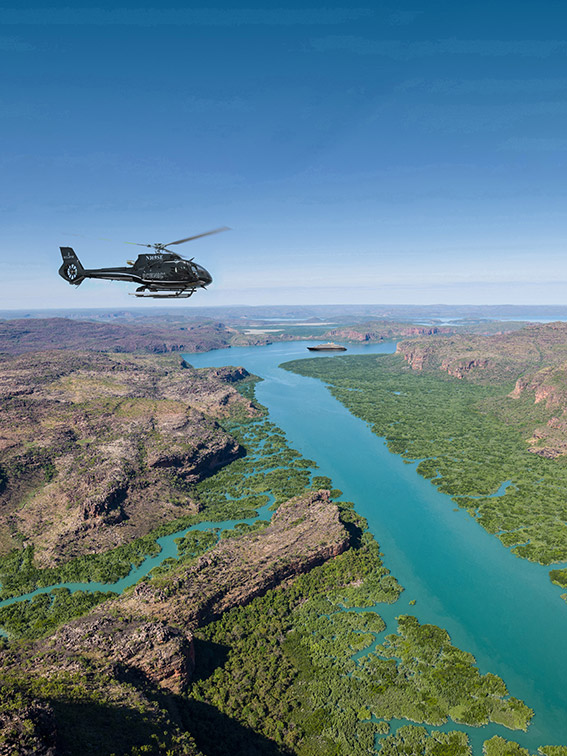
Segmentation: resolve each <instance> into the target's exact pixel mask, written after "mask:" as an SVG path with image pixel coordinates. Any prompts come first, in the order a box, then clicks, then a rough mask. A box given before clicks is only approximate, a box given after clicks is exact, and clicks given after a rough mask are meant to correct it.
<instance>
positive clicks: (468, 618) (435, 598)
mask: <svg viewBox="0 0 567 756" xmlns="http://www.w3.org/2000/svg"><path fill="white" fill-rule="evenodd" d="M307 345H308V342H290V343H284V344H281V343H280V344H272V345H270V346H267V347H246V348H244V347H243V348H234V349H223V350H217V351H214V352H207V353H204V354H200V355H195V354H191V355H185V358H186V359H187V361H188V362H190V363H191V364H192V365H194V366H195V367H210V366H211V367H212V366H214V367H218V366H222V365H243V366H244V367H245V368H246V369H247V370H249V371H250V372H252V373H255V374H256V375H259V376H260V377H262V378H263V379H264V381H263V382H262V383H260V384H259V385H258V387H257V397H258V400H259V401H260V402H262V404H264V405H266V406H267V407H268V409H269V412H270V419H271V420H272V421H273V422H274V423H276V424H277V425H279V426H280V427H281V428H282V429H283V430H284V431H285V432H286V434H287V436H288V440H289V442H290V445H291V446H292V447H294V448H296V449H297V450H298V451H300V452H301V453H302V454H304V455H305V456H306V457H308V458H311V459H314V460H316V462H317V463H318V464H319V468H320V470H319V472H320V474H322V475H329V476H330V477H331V478H332V479H333V483H334V484H335V485H336V486H337V487H339V488H340V489H341V490H342V491H343V492H344V497H345V499H346V500H350V501H353V502H355V506H356V510H357V511H358V512H359V513H360V514H362V515H363V516H364V517H366V518H367V520H368V524H369V527H370V530H371V531H372V533H373V534H374V536H375V537H376V538H377V540H378V541H379V543H380V545H381V547H382V551H383V552H384V561H385V564H386V566H387V567H388V568H389V569H390V570H391V571H392V573H393V574H394V575H395V576H396V578H397V579H398V580H399V581H400V583H401V584H402V585H403V586H404V587H405V588H406V591H405V593H404V594H403V595H402V597H401V599H400V600H399V601H398V603H397V604H395V605H394V606H392V607H383V606H380V607H379V612H380V614H381V615H382V616H383V617H384V619H385V620H386V621H387V622H388V631H393V630H395V621H394V618H395V616H397V615H399V614H406V613H409V614H414V615H415V616H416V617H417V618H418V619H419V620H420V621H421V622H431V623H434V624H436V625H439V626H441V627H444V628H446V629H447V630H448V631H449V633H450V634H451V638H452V640H453V642H454V643H455V644H456V645H458V646H460V647H461V648H463V649H465V650H467V651H470V652H472V653H473V654H474V655H475V657H476V659H477V662H478V664H479V667H480V669H481V671H482V672H489V671H490V672H493V673H495V674H498V675H500V676H501V677H502V678H503V679H504V680H505V682H506V684H507V686H508V688H509V690H510V693H511V694H512V695H514V696H516V697H518V698H522V699H523V700H524V701H525V702H526V703H527V704H528V705H529V706H531V707H532V708H533V709H534V710H535V712H536V716H535V717H534V719H533V721H532V724H531V725H530V727H529V730H528V732H527V733H522V732H516V731H511V730H507V729H505V728H503V727H499V726H492V725H491V726H488V727H482V728H473V727H462V726H455V725H453V724H452V723H451V722H449V724H448V725H447V726H445V727H443V728H436V729H460V730H466V731H467V732H468V734H469V736H470V737H471V741H472V742H473V746H474V749H475V752H476V753H478V754H480V753H481V744H482V741H483V740H485V739H486V738H488V737H491V736H492V735H493V734H495V733H497V734H500V735H502V736H503V737H508V738H510V739H512V740H516V741H518V742H519V743H521V744H522V745H523V746H525V747H529V748H530V749H532V750H536V749H537V747H538V746H540V745H550V744H553V745H562V744H566V745H567V684H566V683H567V680H566V676H567V643H565V629H566V627H567V622H566V621H567V605H566V604H565V602H564V601H562V600H561V599H560V593H561V591H560V589H558V588H557V587H556V586H553V585H552V584H551V583H550V581H549V578H548V574H547V573H548V570H547V569H546V568H543V567H541V566H540V565H536V564H530V563H529V562H526V561H524V560H521V559H518V558H517V557H515V556H514V555H513V554H511V553H510V552H509V551H508V550H507V549H505V548H504V547H503V546H502V545H501V544H500V542H499V541H498V540H497V539H496V538H494V537H493V536H490V535H489V534H488V533H486V532H485V531H484V530H483V529H482V528H481V527H480V526H479V525H478V524H477V523H476V522H475V521H474V520H473V519H472V518H471V517H470V516H469V515H468V514H466V513H465V512H463V511H461V510H458V509H456V508H455V505H454V502H452V501H451V499H450V498H449V497H448V496H446V495H445V494H442V493H440V492H439V491H438V490H437V489H436V488H435V487H434V486H433V485H431V483H430V482H429V481H427V480H425V479H424V478H422V477H420V476H419V475H418V474H417V473H416V471H415V465H408V464H405V463H404V462H403V460H402V459H401V457H399V456H396V455H394V454H391V453H390V452H389V451H388V449H387V447H386V446H385V443H384V441H383V440H382V439H380V438H378V437H377V436H376V435H375V434H373V433H372V431H371V429H370V427H369V426H368V424H367V423H365V422H364V421H362V420H360V419H358V418H356V417H354V416H353V415H351V414H350V413H349V412H348V411H347V410H346V409H345V408H344V407H343V406H342V405H341V404H340V403H339V402H338V401H337V400H336V399H334V398H333V397H332V395H331V394H330V392H329V391H328V389H327V387H326V386H325V385H324V384H323V383H322V382H320V381H318V380H316V379H313V378H306V377H303V376H299V375H295V374H293V373H289V372H287V371H285V370H283V369H282V368H280V367H278V366H279V365H280V363H282V362H285V361H287V360H292V359H297V358H298V357H308V356H309V357H312V354H309V353H308V352H307V351H306V346H307ZM392 351H394V345H393V344H391V343H390V344H380V345H374V346H366V347H350V346H349V354H353V353H355V354H370V353H386V352H392ZM325 356H328V354H327V355H325ZM315 359H317V357H315ZM502 483H506V481H502ZM412 599H415V600H416V605H415V606H410V605H409V601H410V600H412ZM404 724H407V723H404Z"/></svg>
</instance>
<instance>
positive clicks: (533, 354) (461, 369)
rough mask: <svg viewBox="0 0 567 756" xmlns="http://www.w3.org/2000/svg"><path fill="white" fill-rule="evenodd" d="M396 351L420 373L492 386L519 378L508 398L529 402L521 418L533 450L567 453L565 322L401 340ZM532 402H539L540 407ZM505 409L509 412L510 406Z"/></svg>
mask: <svg viewBox="0 0 567 756" xmlns="http://www.w3.org/2000/svg"><path fill="white" fill-rule="evenodd" d="M397 351H398V353H399V354H401V355H402V356H403V357H404V359H405V360H406V362H407V363H408V365H409V366H410V367H411V368H412V369H413V370H416V371H419V372H422V371H425V372H437V371H442V372H444V373H446V374H448V375H450V376H452V377H454V378H457V379H460V380H469V381H472V382H474V383H484V384H492V385H498V384H503V385H504V386H505V384H506V383H507V382H509V381H515V385H514V388H513V390H512V391H511V392H510V393H509V397H510V398H511V399H514V400H516V401H518V402H523V403H524V404H525V409H524V410H523V417H522V418H521V422H522V425H525V426H526V427H528V428H530V427H531V431H530V435H529V436H528V437H527V438H526V441H527V442H528V444H529V446H530V451H531V452H533V453H534V454H538V455H540V456H542V457H547V458H550V459H554V458H556V457H560V456H563V455H565V454H567V362H565V355H566V352H567V324H566V323H548V324H545V325H530V326H527V327H525V328H522V329H521V330H518V331H514V332H512V333H503V334H494V335H492V336H474V335H457V336H449V337H446V338H444V339H439V340H430V339H416V340H411V341H402V342H400V343H399V344H398V347H397ZM530 404H531V405H539V407H538V408H537V411H536V410H535V409H534V410H533V411H531V410H530V409H529V405H530ZM515 410H516V411H518V408H515ZM502 412H503V414H506V408H505V407H503V409H502ZM508 412H509V410H508Z"/></svg>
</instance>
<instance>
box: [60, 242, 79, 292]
mask: <svg viewBox="0 0 567 756" xmlns="http://www.w3.org/2000/svg"><path fill="white" fill-rule="evenodd" d="M59 249H60V250H61V257H62V258H63V265H62V266H61V267H60V268H59V275H60V276H61V278H64V279H65V280H66V281H69V283H70V284H74V285H75V286H78V285H79V284H80V283H82V282H83V281H84V280H85V276H84V275H83V274H84V272H85V269H84V268H83V266H82V265H81V263H80V260H79V258H78V257H77V255H76V254H75V251H74V250H73V249H71V247H59Z"/></svg>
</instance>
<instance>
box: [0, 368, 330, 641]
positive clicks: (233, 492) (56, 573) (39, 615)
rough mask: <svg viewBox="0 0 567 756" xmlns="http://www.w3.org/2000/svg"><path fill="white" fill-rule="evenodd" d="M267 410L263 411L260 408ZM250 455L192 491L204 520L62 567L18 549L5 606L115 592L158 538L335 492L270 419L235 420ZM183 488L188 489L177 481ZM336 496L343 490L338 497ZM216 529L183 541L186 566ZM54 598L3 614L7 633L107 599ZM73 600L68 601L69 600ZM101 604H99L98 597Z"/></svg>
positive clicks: (6, 566) (45, 628)
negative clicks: (89, 587) (104, 589)
mask: <svg viewBox="0 0 567 756" xmlns="http://www.w3.org/2000/svg"><path fill="white" fill-rule="evenodd" d="M254 386H255V381H246V382H244V383H243V385H242V386H241V390H242V393H244V394H245V395H246V396H248V397H249V398H250V399H253V398H254ZM261 409H263V408H261ZM225 426H226V430H227V431H228V432H230V433H231V434H232V435H233V436H234V437H235V438H236V439H237V440H238V441H239V443H240V444H241V445H242V446H243V447H244V448H245V449H246V454H245V456H243V457H241V458H240V459H238V460H236V461H234V462H232V463H231V464H229V465H227V466H226V467H223V468H221V469H220V470H219V471H218V472H217V473H216V474H215V475H213V476H211V477H209V478H206V479H204V480H202V481H201V482H200V483H198V484H197V485H193V486H190V487H189V493H190V495H191V497H192V498H193V499H194V500H195V501H196V502H197V504H198V510H199V511H198V513H196V514H188V515H186V516H183V517H178V518H176V519H174V520H171V521H170V522H167V523H164V524H162V525H160V526H159V527H157V528H155V529H154V530H152V531H151V532H150V533H149V534H148V535H146V536H143V537H141V538H137V539H135V540H133V541H131V542H129V543H126V544H122V545H120V546H117V547H116V548H113V549H109V550H108V551H105V552H103V553H100V554H88V555H84V556H79V557H76V558H73V559H70V560H69V561H67V562H64V563H62V564H60V565H57V566H55V567H39V566H38V565H37V564H36V562H35V559H34V547H33V545H30V546H27V547H25V548H22V549H14V550H13V551H11V552H10V553H8V554H7V555H5V556H3V557H0V585H1V589H0V600H2V599H6V598H12V597H16V596H21V595H24V594H26V593H30V592H32V591H33V590H35V589H36V588H41V587H48V586H52V585H60V584H62V583H88V582H97V583H102V584H105V585H112V584H113V583H116V582H117V581H118V580H121V579H122V578H124V577H126V576H127V575H128V574H129V573H130V571H131V570H132V568H133V567H139V566H140V565H141V564H142V562H143V561H144V559H146V558H147V557H148V556H150V557H155V556H157V555H158V554H159V553H160V550H161V549H160V546H159V544H158V542H157V539H158V538H160V537H162V536H167V535H171V534H173V533H176V532H178V531H180V530H184V529H186V528H188V527H190V526H192V525H196V524H198V523H200V522H204V521H212V522H215V521H219V522H220V521H225V520H229V519H231V520H237V519H243V518H249V517H254V516H255V515H256V514H257V510H258V509H259V508H260V507H261V506H264V505H266V504H268V503H269V502H270V501H272V502H273V503H274V505H278V504H280V503H281V502H283V501H286V500H287V499H290V498H292V497H293V496H297V495H298V494H300V493H302V492H303V491H305V490H306V489H309V488H321V487H331V485H332V484H331V481H330V479H329V478H326V477H323V476H313V475H312V473H313V470H314V468H315V467H316V463H315V462H313V461H312V460H306V459H304V458H303V457H302V456H301V455H300V454H299V453H298V452H296V451H295V450H293V449H291V448H290V447H289V445H288V444H287V441H286V438H285V434H284V433H283V431H281V430H280V429H279V428H278V427H277V426H276V425H274V424H273V423H271V422H270V421H269V420H268V419H267V418H266V417H265V413H264V414H263V415H262V416H261V417H260V418H243V417H242V416H241V414H238V415H236V416H235V415H234V414H233V416H231V418H230V419H228V420H227V421H226V423H225ZM174 483H175V484H176V485H186V484H182V483H181V482H179V481H174ZM333 493H334V494H335V495H337V494H340V491H336V490H335V491H333ZM245 529H246V526H242V527H239V528H237V530H236V531H234V532H231V531H227V532H226V534H225V535H224V536H223V537H228V536H230V535H235V534H239V533H242V532H244V531H245ZM218 537H219V534H218V532H215V529H214V528H212V529H211V530H206V531H192V532H189V533H187V534H186V535H185V536H184V537H183V538H180V539H178V540H177V547H178V555H179V559H180V560H182V561H186V560H188V559H193V558H195V557H196V556H198V555H199V554H202V553H203V552H204V551H206V550H207V549H208V548H211V546H213V545H214V543H216V541H217V540H218ZM175 564H178V560H176V559H168V560H165V561H164V562H163V563H162V564H161V565H160V567H159V568H154V571H153V573H154V574H155V575H158V574H160V575H163V574H165V572H167V570H168V569H169V568H171V567H172V566H173V565H175ZM58 591H59V589H56V590H55V592H52V593H50V594H43V595H41V596H38V597H35V598H34V599H33V600H31V601H25V602H21V603H20V604H18V605H17V606H16V605H10V606H8V607H0V627H3V628H4V629H5V630H7V631H8V632H9V633H10V635H12V636H14V637H38V636H40V635H43V634H47V633H49V632H50V631H51V630H52V629H53V628H54V627H56V626H57V625H58V624H61V623H62V622H65V621H67V620H69V619H71V618H72V617H75V616H79V615H80V614H82V613H84V612H86V611H88V610H89V609H90V608H91V607H92V606H94V604H95V603H98V602H99V601H102V600H103V599H102V598H101V596H105V594H101V593H100V592H97V593H94V594H93V593H87V592H82V591H81V592H74V593H72V594H69V593H68V591H67V590H66V589H65V591H64V592H63V593H60V592H58ZM67 594H68V595H67ZM95 596H96V597H97V599H95V598H94V597H95Z"/></svg>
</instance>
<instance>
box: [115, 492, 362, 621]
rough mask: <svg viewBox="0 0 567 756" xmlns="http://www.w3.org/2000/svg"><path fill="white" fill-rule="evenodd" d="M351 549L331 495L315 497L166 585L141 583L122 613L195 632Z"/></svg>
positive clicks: (297, 502)
mask: <svg viewBox="0 0 567 756" xmlns="http://www.w3.org/2000/svg"><path fill="white" fill-rule="evenodd" d="M348 546H349V534H348V532H347V530H346V529H345V527H344V525H343V524H342V522H341V521H340V518H339V510H338V508H337V506H336V505H335V504H333V503H332V502H331V500H330V498H329V492H328V491H318V492H313V493H310V494H306V495H304V496H301V497H298V498H296V499H292V500H291V501H288V502H286V503H285V504H282V505H281V506H280V507H279V509H278V510H277V511H276V512H275V514H274V516H273V517H272V520H271V522H270V524H269V525H268V526H267V527H265V528H262V529H260V530H258V531H257V532H255V533H251V534H249V535H247V536H243V537H240V538H234V539H229V540H226V541H221V542H220V543H219V544H218V545H217V546H216V547H215V548H213V549H212V550H211V551H209V552H207V553H206V554H205V555H203V556H202V557H200V558H199V559H198V560H196V562H194V563H193V564H191V565H190V566H189V567H185V568H180V570H178V571H177V572H176V574H175V575H174V576H172V577H171V578H168V580H167V583H164V584H162V583H160V581H151V582H150V583H142V584H141V585H139V586H138V587H137V588H136V589H135V590H134V592H133V593H132V594H131V595H128V596H124V597H123V598H121V599H119V601H118V602H117V603H118V604H119V605H120V611H121V612H123V611H128V612H131V613H132V614H133V615H135V614H136V613H139V612H148V613H150V614H151V616H154V617H160V618H161V619H164V620H166V621H169V622H178V623H181V624H182V626H183V627H192V626H195V625H199V624H202V623H203V622H205V621H209V620H211V619H213V618H215V617H218V616H220V615H221V614H222V613H223V612H224V611H226V610H227V609H230V608H231V607H233V606H242V605H244V604H247V603H248V602H249V601H251V600H252V599H253V598H254V597H255V596H259V595H261V594H263V593H265V592H266V591H267V590H268V589H269V588H273V587H275V586H276V585H279V584H280V583H282V582H284V581H286V580H288V579H290V578H292V577H294V576H295V575H298V574H300V573H302V572H306V571H307V570H309V569H311V568H312V567H314V566H315V565H317V564H321V563H322V562H324V561H326V560H327V559H330V558H332V557H334V556H337V555H338V554H340V553H342V552H343V551H344V550H345V549H346V548H348Z"/></svg>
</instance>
